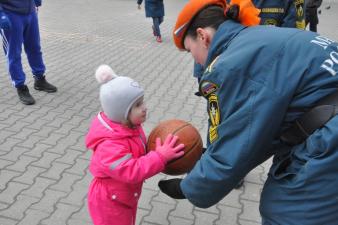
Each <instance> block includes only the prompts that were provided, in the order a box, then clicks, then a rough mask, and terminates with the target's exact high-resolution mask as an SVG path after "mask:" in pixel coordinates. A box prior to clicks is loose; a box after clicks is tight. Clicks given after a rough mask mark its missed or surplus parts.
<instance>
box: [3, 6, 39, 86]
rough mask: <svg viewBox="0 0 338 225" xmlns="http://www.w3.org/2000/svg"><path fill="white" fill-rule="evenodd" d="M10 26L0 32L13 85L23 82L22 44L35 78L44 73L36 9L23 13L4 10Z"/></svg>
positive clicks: (19, 84) (24, 77)
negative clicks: (8, 28)
mask: <svg viewBox="0 0 338 225" xmlns="http://www.w3.org/2000/svg"><path fill="white" fill-rule="evenodd" d="M5 13H6V15H7V16H8V18H9V20H10V21H11V24H12V28H11V29H10V30H5V31H4V32H2V35H3V46H4V51H5V54H6V57H7V62H8V70H9V74H10V76H11V80H12V83H13V85H14V86H15V87H18V86H22V85H24V84H25V80H26V76H25V73H24V71H23V68H22V63H21V53H22V44H23V45H24V49H25V52H26V55H27V59H28V63H29V65H30V67H31V69H32V73H33V75H34V76H35V77H36V78H39V77H42V76H43V75H44V73H45V70H46V68H45V65H44V63H43V59H42V52H41V46H40V33H39V24H38V18H37V13H36V11H33V12H32V13H30V14H27V15H23V14H18V13H13V12H9V11H5Z"/></svg>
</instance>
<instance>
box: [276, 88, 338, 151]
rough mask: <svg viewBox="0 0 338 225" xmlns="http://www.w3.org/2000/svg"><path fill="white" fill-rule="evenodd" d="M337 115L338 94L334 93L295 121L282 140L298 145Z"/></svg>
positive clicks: (282, 136)
mask: <svg viewBox="0 0 338 225" xmlns="http://www.w3.org/2000/svg"><path fill="white" fill-rule="evenodd" d="M337 114H338V92H334V93H333V94H330V95H328V96H326V97H324V98H322V99H321V100H319V101H318V102H317V103H316V104H315V106H314V107H313V108H312V109H310V110H309V111H307V112H305V113H304V114H303V115H302V116H301V117H300V118H299V119H297V120H295V121H294V122H293V124H292V125H291V127H290V128H288V129H286V131H284V132H283V133H282V135H281V136H280V139H281V140H282V141H283V142H285V143H287V144H288V145H298V144H300V143H302V142H304V141H305V140H306V139H307V138H308V137H309V136H310V135H311V134H312V133H313V132H314V131H315V130H317V129H319V128H321V127H323V126H324V124H326V123H327V122H328V121H329V120H330V119H331V118H332V117H334V116H335V115H337Z"/></svg>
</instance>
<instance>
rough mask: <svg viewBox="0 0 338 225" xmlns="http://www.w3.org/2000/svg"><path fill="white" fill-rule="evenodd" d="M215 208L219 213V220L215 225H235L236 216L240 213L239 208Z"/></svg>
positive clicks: (223, 206) (221, 206) (222, 206)
mask: <svg viewBox="0 0 338 225" xmlns="http://www.w3.org/2000/svg"><path fill="white" fill-rule="evenodd" d="M217 208H218V209H219V211H220V214H219V219H217V220H216V221H215V224H216V225H223V224H237V223H238V221H237V220H238V215H239V214H240V213H241V211H242V209H241V208H233V207H230V206H225V205H218V206H217Z"/></svg>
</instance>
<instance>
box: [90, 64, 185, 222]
mask: <svg viewBox="0 0 338 225" xmlns="http://www.w3.org/2000/svg"><path fill="white" fill-rule="evenodd" d="M95 75H96V78H97V80H98V82H99V83H101V84H102V85H101V87H100V102H101V106H102V108H103V112H100V113H99V114H98V115H97V116H96V117H95V118H94V119H93V121H92V123H91V127H90V129H89V132H88V134H87V136H86V146H87V148H89V149H92V150H93V155H92V157H91V161H90V167H89V170H90V172H91V173H92V175H93V176H94V178H93V180H92V182H91V184H90V187H89V192H88V207H89V213H90V216H91V218H92V220H93V223H94V224H95V225H133V224H135V217H136V210H137V202H138V200H139V198H140V194H141V189H142V183H143V181H144V180H145V179H147V178H149V177H151V176H154V175H155V174H157V173H159V172H161V171H162V170H163V169H164V167H165V164H166V163H167V162H168V161H171V160H173V159H175V158H178V157H180V156H182V155H183V151H182V149H183V147H184V145H183V144H179V145H177V146H175V145H176V142H177V140H178V137H177V136H173V135H168V136H167V138H166V139H165V141H164V143H163V144H161V140H160V139H159V138H158V139H157V140H156V149H155V151H150V152H149V153H147V154H146V151H145V145H146V137H145V134H144V132H143V129H142V127H141V124H142V123H143V122H144V121H145V120H146V112H147V109H146V107H145V104H144V102H143V95H144V90H143V89H142V88H141V87H140V86H139V84H138V83H137V82H136V81H134V80H133V79H131V78H129V77H124V76H117V75H116V74H115V73H114V72H113V70H112V69H111V68H110V67H109V66H107V65H101V66H100V67H99V68H98V69H97V70H96V74H95Z"/></svg>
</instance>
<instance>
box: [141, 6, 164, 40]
mask: <svg viewBox="0 0 338 225" xmlns="http://www.w3.org/2000/svg"><path fill="white" fill-rule="evenodd" d="M142 2H143V0H137V4H138V9H141V4H142ZM145 12H146V17H151V18H152V19H153V26H152V28H153V35H154V36H155V37H156V41H157V42H159V43H161V42H162V37H161V31H160V25H161V23H162V22H163V17H164V4H163V0H145Z"/></svg>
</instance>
